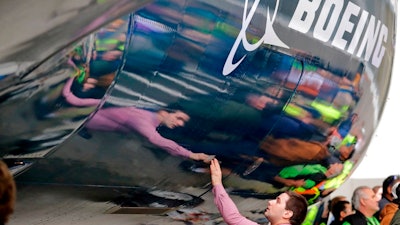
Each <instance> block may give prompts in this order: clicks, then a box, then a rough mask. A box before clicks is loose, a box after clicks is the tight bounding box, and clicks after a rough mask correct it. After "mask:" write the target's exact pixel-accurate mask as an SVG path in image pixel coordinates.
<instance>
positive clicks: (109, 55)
mask: <svg viewBox="0 0 400 225" xmlns="http://www.w3.org/2000/svg"><path fill="white" fill-rule="evenodd" d="M121 55H122V52H121V51H118V50H113V51H108V52H105V53H104V54H102V57H101V59H102V60H106V61H112V60H116V59H119V57H121Z"/></svg>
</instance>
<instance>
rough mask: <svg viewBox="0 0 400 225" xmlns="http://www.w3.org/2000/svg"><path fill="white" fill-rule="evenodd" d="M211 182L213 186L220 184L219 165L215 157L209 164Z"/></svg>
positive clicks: (220, 173)
mask: <svg viewBox="0 0 400 225" xmlns="http://www.w3.org/2000/svg"><path fill="white" fill-rule="evenodd" d="M210 172H211V183H212V185H213V186H215V185H219V184H222V172H221V167H220V165H219V162H218V160H217V159H215V158H214V159H212V160H211V164H210Z"/></svg>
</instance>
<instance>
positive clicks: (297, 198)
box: [285, 191, 308, 225]
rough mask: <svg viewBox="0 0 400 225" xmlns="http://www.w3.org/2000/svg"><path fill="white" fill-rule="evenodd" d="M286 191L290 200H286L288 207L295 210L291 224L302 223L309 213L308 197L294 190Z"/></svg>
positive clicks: (298, 224)
mask: <svg viewBox="0 0 400 225" xmlns="http://www.w3.org/2000/svg"><path fill="white" fill-rule="evenodd" d="M285 193H286V194H288V195H289V200H287V202H286V209H287V210H290V211H292V212H293V215H292V217H291V218H290V224H291V225H300V224H302V223H303V221H304V219H305V218H306V215H307V207H308V204H307V200H306V198H305V197H304V196H302V195H300V194H298V193H296V192H293V191H286V192H285Z"/></svg>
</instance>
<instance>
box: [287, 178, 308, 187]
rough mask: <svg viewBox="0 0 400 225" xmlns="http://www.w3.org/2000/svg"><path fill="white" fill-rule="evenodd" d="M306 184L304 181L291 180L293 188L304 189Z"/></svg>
mask: <svg viewBox="0 0 400 225" xmlns="http://www.w3.org/2000/svg"><path fill="white" fill-rule="evenodd" d="M305 184H306V182H305V180H304V179H301V180H291V182H290V185H288V186H291V187H302V186H304V185H305Z"/></svg>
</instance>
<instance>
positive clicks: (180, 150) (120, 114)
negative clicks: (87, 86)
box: [86, 107, 212, 163]
mask: <svg viewBox="0 0 400 225" xmlns="http://www.w3.org/2000/svg"><path fill="white" fill-rule="evenodd" d="M188 120H189V116H188V115H187V114H186V113H184V112H182V111H179V110H178V111H174V112H169V111H167V110H159V111H157V112H152V111H148V110H144V109H139V108H135V107H110V108H103V109H100V110H99V111H98V112H97V113H96V114H95V115H94V116H93V117H92V118H91V119H90V120H89V121H88V122H87V124H86V128H88V129H92V130H103V131H117V132H124V133H128V132H132V131H133V132H137V133H139V134H141V135H142V136H143V137H145V138H146V139H147V140H148V141H149V142H150V143H152V144H154V145H155V146H158V147H160V148H162V149H164V150H166V151H167V152H168V153H170V154H171V155H175V156H182V157H186V158H190V159H193V160H202V161H204V162H206V163H208V162H209V161H210V159H211V158H212V157H210V156H209V155H206V154H204V153H193V152H191V151H189V150H187V149H186V148H184V147H182V146H180V145H179V144H177V143H176V142H174V141H172V140H170V139H167V138H164V137H163V136H161V135H160V133H158V132H157V127H158V126H166V127H168V128H170V129H173V128H175V127H182V126H184V125H185V122H187V121H188Z"/></svg>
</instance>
